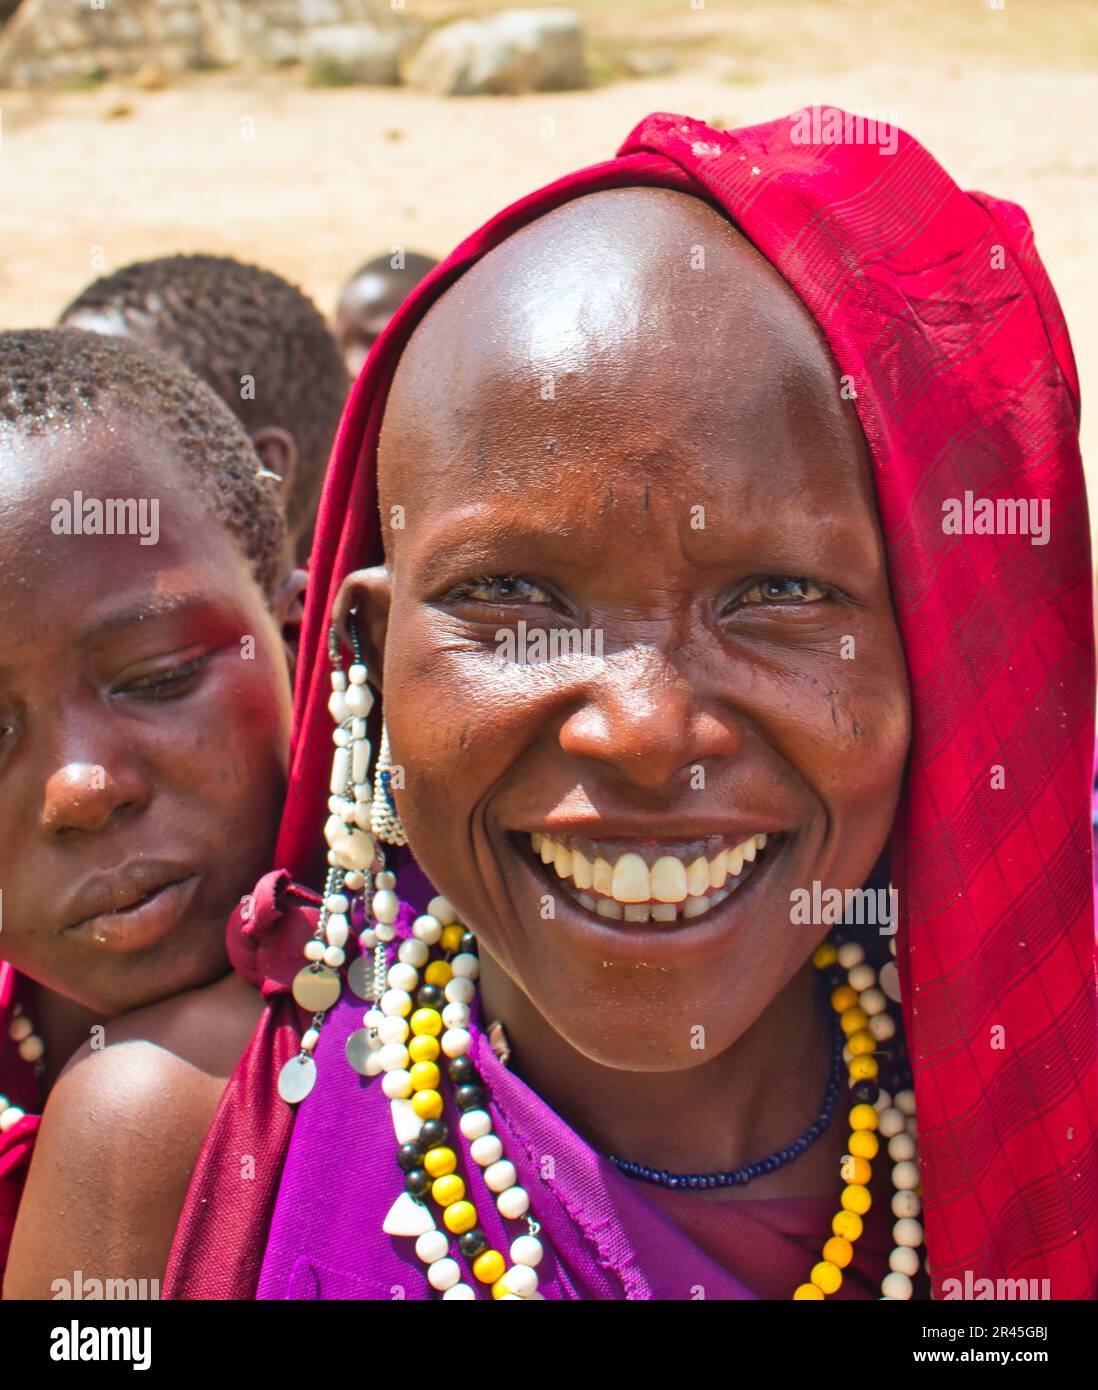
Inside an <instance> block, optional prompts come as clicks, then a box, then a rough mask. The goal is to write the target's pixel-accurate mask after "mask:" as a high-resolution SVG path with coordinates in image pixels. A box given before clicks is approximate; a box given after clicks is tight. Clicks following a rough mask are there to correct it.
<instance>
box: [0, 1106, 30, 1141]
mask: <svg viewBox="0 0 1098 1390" xmlns="http://www.w3.org/2000/svg"><path fill="white" fill-rule="evenodd" d="M26 1113H27V1112H26V1111H25V1110H20V1108H19V1107H18V1105H9V1106H8V1107H7V1109H6V1110H0V1134H5V1133H6V1132H7V1131H8V1130H9V1129H11V1127H12V1125H15V1124H18V1123H19V1121H20V1120H21V1119H22V1118H23V1116H24V1115H25V1114H26Z"/></svg>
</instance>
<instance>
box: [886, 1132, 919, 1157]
mask: <svg viewBox="0 0 1098 1390" xmlns="http://www.w3.org/2000/svg"><path fill="white" fill-rule="evenodd" d="M888 1156H889V1158H890V1159H891V1160H892V1161H893V1163H905V1162H906V1161H907V1160H908V1159H909V1158H914V1157H915V1140H914V1139H912V1137H911V1135H910V1134H908V1133H907V1132H906V1131H905V1132H904V1133H903V1134H894V1135H893V1136H892V1138H891V1139H890V1140H889V1141H888Z"/></svg>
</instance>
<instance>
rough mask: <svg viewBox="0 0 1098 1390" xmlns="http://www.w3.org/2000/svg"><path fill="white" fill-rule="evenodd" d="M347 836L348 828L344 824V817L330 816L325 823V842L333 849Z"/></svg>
mask: <svg viewBox="0 0 1098 1390" xmlns="http://www.w3.org/2000/svg"><path fill="white" fill-rule="evenodd" d="M346 834H347V827H346V826H345V825H344V824H343V817H342V816H335V815H332V816H329V817H328V819H327V820H326V821H325V822H324V840H325V842H326V843H327V844H329V845H331V846H332V847H333V848H334V847H335V846H336V845H337V844H338V843H339V841H340V840H342V839H343V837H344V836H345V835H346Z"/></svg>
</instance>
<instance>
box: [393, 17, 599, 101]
mask: <svg viewBox="0 0 1098 1390" xmlns="http://www.w3.org/2000/svg"><path fill="white" fill-rule="evenodd" d="M404 78H405V81H406V82H407V83H408V84H409V85H410V86H412V87H418V88H420V89H422V90H424V91H428V92H435V93H438V94H439V95H441V96H475V95H478V94H481V93H490V94H493V95H504V94H506V95H516V94H518V93H520V92H560V91H567V90H569V89H573V88H577V87H586V86H587V64H586V60H585V58H584V51H583V26H582V23H581V21H580V16H579V15H578V14H577V13H576V12H575V11H574V10H503V11H501V12H500V13H499V14H497V15H492V16H490V17H489V18H487V19H462V20H458V21H457V22H456V23H453V24H445V25H443V26H442V27H441V28H439V29H436V30H435V31H434V32H433V33H432V34H430V35H428V37H427V39H426V40H425V41H424V43H423V44H422V46H421V47H420V48H419V50H418V51H417V52H416V53H415V55H414V56H413V58H412V59H411V61H410V62H409V63H408V64H407V65H406V68H405V72H404Z"/></svg>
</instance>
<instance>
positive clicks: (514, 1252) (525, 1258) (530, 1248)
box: [511, 1236, 545, 1269]
mask: <svg viewBox="0 0 1098 1390" xmlns="http://www.w3.org/2000/svg"><path fill="white" fill-rule="evenodd" d="M544 1254H545V1250H544V1248H543V1246H542V1243H541V1241H540V1240H538V1238H537V1236H518V1237H516V1239H515V1240H513V1241H512V1242H511V1263H512V1264H516V1265H529V1266H530V1268H531V1269H535V1268H536V1267H537V1266H538V1265H539V1264H541V1257H542V1256H543V1255H544Z"/></svg>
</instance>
